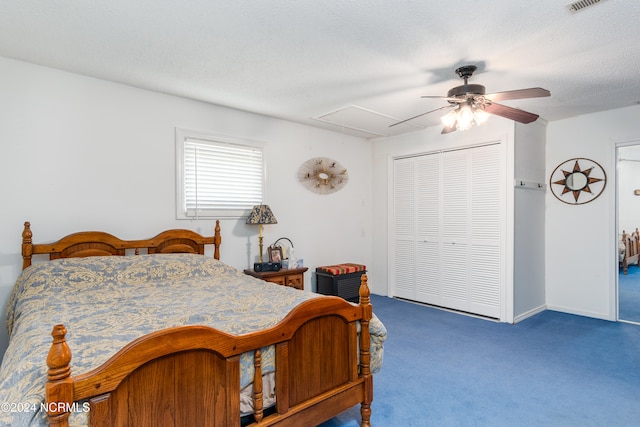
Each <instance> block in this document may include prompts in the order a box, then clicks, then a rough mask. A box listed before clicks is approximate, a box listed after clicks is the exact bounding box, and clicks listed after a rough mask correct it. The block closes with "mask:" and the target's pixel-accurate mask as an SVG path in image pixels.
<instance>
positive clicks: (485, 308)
mask: <svg viewBox="0 0 640 427" xmlns="http://www.w3.org/2000/svg"><path fill="white" fill-rule="evenodd" d="M469 156H470V158H469V175H470V179H469V186H470V215H469V226H470V228H469V239H470V253H469V275H470V277H469V279H470V280H469V286H470V288H469V296H470V300H469V304H470V307H469V311H471V312H472V313H477V314H482V315H484V316H489V317H495V318H499V317H500V295H501V290H502V288H503V286H504V277H503V271H504V258H505V256H504V251H503V248H502V246H503V245H502V243H501V242H502V239H501V236H502V233H503V231H502V227H503V224H504V220H503V214H502V213H503V212H504V209H503V208H502V206H503V205H504V201H503V199H502V195H503V194H504V192H503V191H501V188H502V185H501V183H502V182H503V180H502V179H501V177H500V173H499V171H500V170H501V168H500V163H501V162H500V146H499V145H498V144H494V145H487V146H483V147H477V148H474V149H473V150H469Z"/></svg>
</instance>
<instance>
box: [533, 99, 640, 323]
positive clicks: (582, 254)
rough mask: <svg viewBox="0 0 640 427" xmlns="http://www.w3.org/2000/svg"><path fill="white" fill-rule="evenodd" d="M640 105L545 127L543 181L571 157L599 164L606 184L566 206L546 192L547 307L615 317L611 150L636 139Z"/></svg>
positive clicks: (638, 135) (613, 157)
mask: <svg viewBox="0 0 640 427" xmlns="http://www.w3.org/2000/svg"><path fill="white" fill-rule="evenodd" d="M639 118H640V106H633V107H628V108H622V109H618V110H612V111H607V112H602V113H597V114H589V115H583V116H579V117H574V118H570V119H566V120H560V121H556V122H551V123H549V126H548V129H547V155H546V165H547V166H546V168H547V177H548V176H549V175H550V174H551V173H552V172H553V170H554V169H555V168H556V166H557V165H559V164H560V163H562V162H564V161H566V160H568V159H571V158H576V157H585V158H588V159H591V160H594V161H596V162H598V163H599V164H600V165H601V166H602V167H603V168H604V170H605V172H606V174H607V178H608V181H607V184H606V187H605V189H604V191H603V193H602V194H601V195H600V197H598V198H597V199H595V200H593V201H592V202H590V203H587V204H584V205H576V206H574V205H568V204H566V203H562V202H560V201H559V200H557V199H556V198H555V197H554V196H553V194H552V193H551V192H550V191H548V192H547V194H546V206H547V213H546V220H545V222H546V233H545V234H546V251H545V252H546V260H545V263H546V279H545V283H546V298H547V306H548V307H549V308H550V309H554V310H559V311H564V312H568V313H574V314H581V315H585V316H591V317H597V318H602V319H609V320H615V319H616V289H615V286H616V285H615V284H616V274H617V269H618V266H617V258H616V247H617V244H616V241H617V231H616V226H615V222H616V215H615V210H616V185H615V178H616V176H615V175H616V174H615V170H616V169H615V167H616V165H615V147H616V145H617V144H622V143H624V142H629V141H634V140H640V120H639Z"/></svg>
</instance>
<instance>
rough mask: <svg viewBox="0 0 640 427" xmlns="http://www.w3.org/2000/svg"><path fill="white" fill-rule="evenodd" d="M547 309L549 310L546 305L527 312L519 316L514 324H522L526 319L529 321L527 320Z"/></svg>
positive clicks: (514, 320) (514, 319)
mask: <svg viewBox="0 0 640 427" xmlns="http://www.w3.org/2000/svg"><path fill="white" fill-rule="evenodd" d="M546 309H547V306H546V305H541V306H540V307H536V308H534V309H532V310H529V311H527V312H525V313H522V314H519V315H518V316H516V317H514V318H513V323H518V322H521V321H523V320H524V319H527V318H529V317H531V316H534V315H536V314H538V313H542V312H543V311H545V310H546Z"/></svg>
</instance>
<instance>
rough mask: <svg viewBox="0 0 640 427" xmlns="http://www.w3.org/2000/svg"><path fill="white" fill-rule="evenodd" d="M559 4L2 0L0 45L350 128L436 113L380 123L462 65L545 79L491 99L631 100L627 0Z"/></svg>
mask: <svg viewBox="0 0 640 427" xmlns="http://www.w3.org/2000/svg"><path fill="white" fill-rule="evenodd" d="M587 2H597V1H596V0H588V1H587ZM568 3H569V1H566V2H560V1H557V0H536V1H535V2H515V1H512V0H500V1H498V0H493V1H490V2H489V1H482V0H457V1H455V2H435V1H425V0H422V1H417V0H416V1H412V0H384V1H383V0H377V1H376V0H359V1H358V0H350V1H349V0H331V1H329V0H262V1H255V0H215V1H211V0H190V1H181V0H173V1H171V0H109V1H104V0H92V1H71V0H49V1H42V0H2V1H0V56H4V57H7V58H13V59H17V60H21V61H26V62H31V63H35V64H40V65H45V66H49V67H54V68H59V69H61V70H66V71H71V72H74V73H79V74H84V75H87V76H92V77H96V78H100V79H105V80H110V81H114V82H120V83H124V84H127V85H131V86H136V87H140V88H145V89H150V90H154V91H158V92H163V93H168V94H173V95H179V96H183V97H187V98H192V99H197V100H201V101H205V102H210V103H214V104H219V105H225V106H229V107H233V108H237V109H240V110H245V111H250V112H255V113H259V114H264V115H269V116H273V117H279V118H284V119H288V120H292V121H295V122H300V123H306V124H310V125H313V126H318V127H325V128H328V129H333V130H338V131H339V130H341V128H342V126H343V125H344V128H345V131H348V132H350V133H353V134H356V135H361V136H364V137H374V136H377V135H380V134H397V133H402V132H408V131H414V130H416V129H420V128H421V127H422V126H428V125H434V124H437V123H438V121H439V116H440V115H442V114H439V113H434V114H429V115H426V116H423V117H422V118H420V119H417V120H415V121H412V122H410V123H408V124H407V125H403V126H396V127H392V128H389V127H388V125H389V124H390V123H392V122H394V121H398V120H401V119H405V118H407V117H411V116H414V115H417V114H420V113H423V112H426V111H429V110H433V109H436V108H438V107H441V106H443V105H447V104H446V101H443V100H438V99H423V98H420V96H421V95H446V93H447V91H448V90H449V89H450V88H451V87H453V86H458V85H460V84H461V83H462V81H461V80H460V79H459V78H458V76H457V75H456V74H455V73H454V70H455V69H456V68H457V67H458V66H460V65H464V64H475V65H477V66H478V71H476V73H475V74H474V75H473V77H472V78H471V80H470V83H476V84H482V85H484V86H486V88H487V92H498V91H504V90H513V89H520V88H528V87H535V86H539V87H543V88H545V89H548V90H550V91H551V97H550V98H536V99H528V100H518V101H515V100H514V101H506V102H504V103H505V104H506V105H509V106H511V107H516V108H521V109H524V110H527V111H531V112H534V113H537V114H540V116H541V118H543V119H545V120H548V121H553V120H559V119H563V118H567V117H571V116H574V115H579V114H584V113H590V112H597V111H603V110H608V109H612V108H619V107H625V106H629V105H633V104H636V103H638V102H639V101H640V78H639V74H640V73H639V72H638V70H639V69H640V43H638V32H637V25H638V22H640V2H638V1H637V0H601V1H600V2H599V3H598V4H597V5H595V6H592V7H587V8H585V9H584V10H582V11H580V12H577V13H570V12H569V10H568V8H567V7H566V5H567V4H568ZM327 121H329V123H328V122H327ZM335 123H338V125H336V124H335ZM356 127H359V128H363V127H365V129H364V131H362V132H359V131H353V130H351V128H356Z"/></svg>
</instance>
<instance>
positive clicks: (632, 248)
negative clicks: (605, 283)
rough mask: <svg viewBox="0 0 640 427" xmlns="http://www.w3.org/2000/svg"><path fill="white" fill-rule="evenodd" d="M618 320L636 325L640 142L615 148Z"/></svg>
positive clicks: (639, 312)
mask: <svg viewBox="0 0 640 427" xmlns="http://www.w3.org/2000/svg"><path fill="white" fill-rule="evenodd" d="M616 171H617V180H616V182H617V205H618V206H617V216H618V218H617V219H618V221H617V224H618V230H617V232H618V245H619V251H620V256H619V262H620V265H619V269H618V276H617V279H618V280H617V283H618V320H619V321H623V322H629V323H635V324H638V325H640V253H638V252H639V251H640V141H635V142H630V143H625V144H620V145H618V146H617V147H616Z"/></svg>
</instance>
